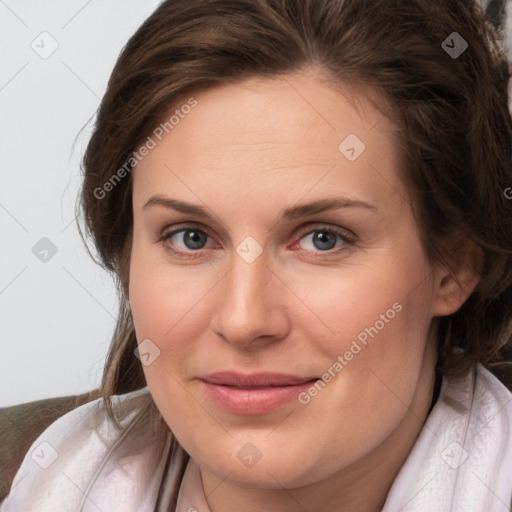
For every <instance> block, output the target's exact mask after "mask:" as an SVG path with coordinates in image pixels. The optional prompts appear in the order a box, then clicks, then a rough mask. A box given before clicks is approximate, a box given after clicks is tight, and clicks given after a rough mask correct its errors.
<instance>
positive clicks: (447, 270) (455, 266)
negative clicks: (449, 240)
mask: <svg viewBox="0 0 512 512" xmlns="http://www.w3.org/2000/svg"><path fill="white" fill-rule="evenodd" d="M483 258H484V257H483V251H482V249H481V248H480V247H479V246H478V245H477V244H476V243H475V242H473V241H472V240H469V239H465V240H463V241H462V242H459V243H458V244H457V247H455V248H453V249H452V250H450V251H449V252H448V259H447V261H446V264H444V265H443V264H439V265H437V266H436V268H435V269H434V276H435V281H434V286H435V290H434V292H435V294H436V296H435V300H434V304H433V310H432V315H433V316H447V315H451V314H452V313H455V312H456V311H457V310H458V309H459V308H460V307H461V306H462V304H464V302H465V301H466V299H467V298H468V297H469V296H470V295H471V293H472V292H473V290H474V289H475V287H476V285H477V284H478V282H479V281H480V276H481V271H482V267H483Z"/></svg>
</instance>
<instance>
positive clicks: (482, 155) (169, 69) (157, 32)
mask: <svg viewBox="0 0 512 512" xmlns="http://www.w3.org/2000/svg"><path fill="white" fill-rule="evenodd" d="M454 32H457V33H458V34H459V35H460V36H461V37H462V38H463V40H465V41H466V42H467V45H468V47H467V49H466V50H465V51H464V52H463V53H462V54H461V55H458V56H454V55H451V54H449V51H448V48H449V47H453V46H454V39H453V38H454V37H458V36H454V35H453V33H454ZM497 36H498V33H497V32H496V31H495V29H494V27H493V26H492V25H491V21H490V20H489V19H488V18H487V17H486V15H485V13H484V11H483V9H482V7H481V6H480V5H479V4H478V3H476V2H475V1H470V0H407V1H404V0H208V1H206V0H165V1H163V2H162V3H161V4H160V5H159V6H158V8H157V9H156V10H155V11H154V12H153V14H152V15H151V16H150V17H149V18H148V19H147V20H146V21H145V22H144V23H143V24H142V25H141V27H140V28H139V29H138V30H137V32H136V33H135V34H134V35H133V36H132V37H131V38H130V40H129V41H128V42H127V44H126V45H125V47H124V48H123V50H122V52H121V54H120V56H119V58H118V60H117V62H116V65H115V67H114V69H113V72H112V75H111V77H110V80H109V82H108V87H107V91H106V93H105V95H104V97H103V99H102V101H101V105H100V107H99V109H98V112H97V119H96V123H95V127H94V132H93V134H92V136H91V138H90V141H89V144H88V146H87V150H86V153H85V156H84V158H83V172H84V181H83V188H82V192H81V198H80V199H81V204H80V207H81V212H82V214H83V217H84V218H83V220H84V222H85V229H86V231H87V234H89V235H91V236H92V240H93V242H94V246H95V248H96V251H97V253H98V255H99V263H100V264H101V265H103V266H104V268H106V269H108V270H109V271H111V272H112V273H113V275H114V277H115V279H116V283H117V286H118V290H119V296H120V311H119V318H118V321H117V326H116V329H115V332H114V334H113V338H112V343H111V347H110V352H109V355H108V358H107V362H106V365H105V370H104V376H103V383H102V387H101V390H100V391H101V395H102V396H104V397H105V398H107V397H109V396H110V395H114V394H121V393H126V392H129V391H132V390H135V389H139V388H141V387H144V386H145V385H146V382H145V378H144V374H143V371H142V367H141V364H140V362H139V360H138V359H137V358H136V357H135V356H134V349H135V348H136V346H137V342H136V337H135V332H134V328H133V324H132V319H131V315H130V310H129V305H128V302H127V290H128V285H129V283H128V270H129V264H130V251H131V229H132V220H133V219H132V215H133V212H132V207H131V186H132V180H131V177H130V172H129V170H130V169H131V167H128V168H127V167H126V162H133V158H132V157H133V153H134V151H135V150H136V148H137V147H138V146H139V145H140V144H142V143H143V142H144V141H145V140H146V139H147V137H148V135H150V134H151V133H152V131H153V130H154V129H155V128H156V127H157V126H158V125H159V123H160V122H161V119H162V116H163V114H165V113H167V112H169V111H170V110H171V108H173V107H174V106H175V105H177V101H178V100H179V99H181V98H184V97H185V98H186V97H187V95H188V96H192V95H193V94H197V93H198V92H200V91H201V90H204V89H207V88H209V87H212V86H213V85H216V84H227V83H234V82H240V81H241V80H243V79H245V78H249V77H254V76H259V77H272V78H275V77H278V76H284V75H286V74H290V73H292V72H296V71H302V70H305V69H314V70H316V71H317V72H318V76H322V79H323V80H328V81H329V82H330V83H332V84H334V85H338V86H339V87H340V90H341V88H342V87H346V86H349V87H350V86H356V90H363V89H362V88H364V90H368V91H376V92H378V93H381V94H382V95H383V97H384V98H386V99H387V100H388V102H389V105H391V111H386V112H387V114H388V115H389V116H390V118H392V119H393V121H394V122H395V123H396V125H397V134H396V142H397V144H398V145H399V148H400V149H401V154H402V157H403V163H404V168H405V169H406V171H407V175H406V176H405V179H406V180H407V183H408V184H409V186H410V189H411V194H412V196H413V197H414V198H415V200H414V202H413V203H414V205H413V206H414V211H415V215H416V216H417V222H418V225H419V228H420V231H421V236H422V242H423V245H424V247H425V251H426V254H427V256H428V257H429V259H430V260H431V261H432V262H435V261H445V260H447V253H446V250H445V241H446V240H450V239H454V237H458V238H459V239H461V233H462V238H463V239H468V240H472V241H473V242H474V243H476V245H477V246H478V247H480V248H481V250H482V253H483V267H482V268H481V280H480V282H479V284H478V285H477V287H476V289H475V291H474V292H473V293H472V294H471V296H470V297H469V298H468V299H467V301H466V302H465V303H464V304H463V306H462V307H461V308H460V309H459V310H458V311H457V312H456V313H454V314H452V315H450V316H448V317H442V318H440V319H439V329H438V344H439V360H438V368H439V369H440V370H441V371H442V372H443V373H445V374H460V373H462V372H465V371H467V370H468V369H469V368H474V366H475V364H476V363H479V362H480V363H482V364H483V365H485V366H486V367H488V368H494V366H495V365H496V364H497V363H499V362H500V361H501V362H508V361H510V360H511V359H512V345H511V334H512V332H511V327H512V322H511V318H512V300H511V299H512V257H511V254H512V200H509V199H507V198H506V197H505V195H506V194H504V191H505V190H506V189H507V187H511V186H512V119H511V115H510V112H509V107H508V96H507V83H508V79H509V70H508V66H507V62H506V59H505V57H504V54H503V53H502V52H501V50H500V46H499V44H498V37H497ZM457 40H459V39H457ZM447 46H448V48H447ZM375 106H377V107H379V106H378V105H376V104H375ZM382 108H384V107H382ZM130 158H132V160H130ZM123 166H124V168H125V169H128V172H126V173H122V174H123V177H122V179H120V180H118V181H116V182H115V186H113V187H109V191H108V192H107V193H105V192H104V191H105V188H104V184H105V183H106V182H108V181H109V180H111V178H112V177H113V175H114V174H115V173H116V171H117V170H118V169H121V168H123ZM118 176H119V174H118ZM98 190H103V192H102V193H101V196H102V197H101V198H98V195H99V194H98V192H97V191H98ZM95 191H96V192H95ZM457 347H459V348H460V349H463V350H462V351H461V350H460V349H457ZM494 371H495V372H496V373H497V372H498V370H497V369H496V368H494ZM501 377H502V378H503V379H505V374H502V375H501ZM510 385H511V384H510V382H509V386H510ZM148 407H149V406H148Z"/></svg>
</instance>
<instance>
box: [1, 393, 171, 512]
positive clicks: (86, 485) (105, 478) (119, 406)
mask: <svg viewBox="0 0 512 512" xmlns="http://www.w3.org/2000/svg"><path fill="white" fill-rule="evenodd" d="M150 401H151V395H150V394H149V391H148V389H147V388H143V389H141V390H138V391H135V392H132V393H127V394H125V395H119V396H114V397H111V403H112V409H113V411H114V413H115V415H116V417H118V418H120V420H119V423H120V425H121V429H118V428H117V427H116V425H115V424H114V422H113V421H112V419H111V418H110V417H109V415H108V414H107V412H106V409H105V407H104V405H103V399H101V398H100V399H98V400H95V401H93V402H89V403H87V404H84V405H82V406H80V407H77V408H76V409H74V410H72V411H70V412H68V413H67V414H65V415H64V416H62V417H60V418H59V419H58V420H56V421H55V422H53V423H52V424H51V425H50V426H49V427H48V428H47V429H46V430H45V431H44V432H43V433H42V434H41V435H40V436H39V437H38V438H37V439H36V440H35V441H34V443H33V444H32V446H31V447H30V448H29V450H28V452H27V454H26V455H25V458H24V460H23V462H22V464H21V466H20V468H19V470H18V472H17V474H16V476H15V478H14V481H13V484H12V487H11V492H10V493H9V495H8V496H7V498H6V499H5V501H4V503H3V504H2V507H1V511H2V512H14V511H24V512H30V511H35V510H37V511H38V512H39V511H40V512H46V511H48V512H49V511H53V510H88V508H89V507H90V506H91V504H92V503H94V505H95V507H98V506H99V507H100V508H101V506H100V503H101V504H102V505H104V506H105V508H103V509H104V510H112V509H113V508H112V507H111V506H110V504H109V499H110V500H111V501H112V499H113V496H114V495H115V496H116V498H117V500H118V501H117V502H120V501H122V500H123V497H122V496H123V495H122V494H121V495H118V494H117V493H119V492H121V493H122V492H124V493H125V495H126V489H127V488H128V487H129V486H131V485H133V480H132V478H134V477H137V476H138V475H137V472H143V473H144V472H146V471H147V470H148V467H147V465H148V463H151V462H152V460H151V458H152V457H154V453H152V454H151V455H150V456H149V457H148V455H149V453H148V452H149V451H151V450H148V448H151V446H153V445H154V443H153V444H151V443H150V442H149V441H148V440H147V439H144V436H141V435H139V434H140V432H137V428H136V425H135V426H134V425H133V420H134V419H135V418H136V416H137V414H138V413H140V412H141V411H143V410H144V407H147V404H148V402H150ZM130 434H131V435H132V436H135V438H136V439H138V440H139V442H138V443H133V440H131V441H130V440H128V441H127V443H123V441H126V440H127V438H128V437H130ZM140 441H142V442H140ZM127 445H128V449H127ZM160 453H161V451H160ZM153 461H154V459H153ZM134 492H137V489H135V490H134ZM132 494H133V493H132ZM109 496H110V498H109ZM128 499H129V496H127V497H126V500H128ZM87 503H89V505H87ZM132 505H133V503H132ZM109 506H110V508H109ZM114 509H116V510H124V509H122V508H116V507H114ZM126 510H128V508H126ZM140 510H146V509H145V508H144V507H141V508H140ZM148 510H149V509H148Z"/></svg>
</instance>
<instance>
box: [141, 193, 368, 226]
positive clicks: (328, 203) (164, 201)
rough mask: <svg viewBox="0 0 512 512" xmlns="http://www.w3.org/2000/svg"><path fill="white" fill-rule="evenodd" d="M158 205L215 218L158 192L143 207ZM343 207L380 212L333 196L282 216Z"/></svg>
mask: <svg viewBox="0 0 512 512" xmlns="http://www.w3.org/2000/svg"><path fill="white" fill-rule="evenodd" d="M157 205H158V206H162V207H164V208H167V209H170V210H176V211H178V212H181V213H186V214H189V215H196V216H197V217H201V218H204V219H209V220H213V217H212V216H211V215H210V214H209V213H208V211H207V208H205V207H203V206H199V205H195V204H191V203H186V202H185V201H179V200H177V199H171V198H169V197H164V196H161V195H158V194H157V195H154V196H151V197H150V198H149V200H148V201H147V202H146V204H145V205H144V206H143V207H142V209H143V210H146V209H147V208H150V207H151V206H157ZM341 208H363V209H367V210H369V211H371V212H373V213H378V209H377V207H375V206H374V205H372V204H369V203H367V202H365V201H360V200H358V199H351V198H348V197H332V198H326V199H320V200H319V201H314V202H311V203H306V204H301V205H298V206H292V207H290V208H286V209H285V210H284V211H283V213H282V216H281V218H282V219H283V220H292V219H297V218H300V217H306V216H308V215H314V214H317V213H321V212H324V211H327V210H338V209H341Z"/></svg>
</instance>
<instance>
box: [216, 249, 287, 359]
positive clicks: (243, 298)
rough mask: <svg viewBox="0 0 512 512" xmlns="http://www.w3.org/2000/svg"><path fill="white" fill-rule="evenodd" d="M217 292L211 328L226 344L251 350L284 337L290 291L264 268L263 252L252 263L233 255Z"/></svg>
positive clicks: (271, 271) (272, 273)
mask: <svg viewBox="0 0 512 512" xmlns="http://www.w3.org/2000/svg"><path fill="white" fill-rule="evenodd" d="M217 293H218V297H219V298H218V300H217V302H216V304H217V306H216V309H215V312H214V314H213V315H212V320H211V328H212V330H213V332H215V333H216V334H217V335H218V336H220V337H221V338H223V339H224V340H225V341H226V342H228V343H230V344H232V345H234V346H236V347H238V348H239V349H243V350H252V349H254V348H258V347H261V346H266V345H268V344H272V343H275V342H277V341H278V340H280V339H283V338H285V337H286V335H287V334H288V332H289V329H290V321H289V317H288V313H287V312H288V311H289V308H288V307H287V306H288V305H287V304H286V301H287V300H289V299H290V292H289V291H287V288H286V286H285V285H284V284H283V282H282V278H281V279H280V278H279V277H278V275H277V272H276V271H275V270H273V269H272V268H271V267H270V266H269V265H268V262H267V258H266V257H265V251H263V253H262V254H260V256H259V257H258V258H257V259H256V260H255V261H253V262H252V263H248V262H246V261H245V260H244V259H243V258H242V257H240V256H239V255H238V254H237V253H235V254H234V257H233V264H232V268H231V270H230V271H229V272H228V273H227V274H226V275H225V276H224V278H223V279H222V281H221V283H219V285H218V292H217Z"/></svg>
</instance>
